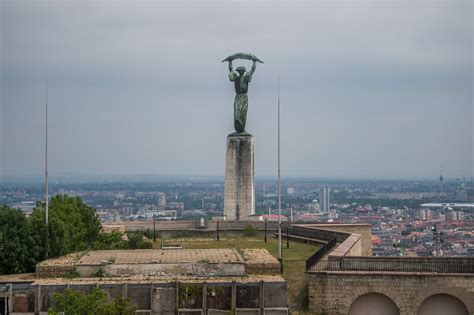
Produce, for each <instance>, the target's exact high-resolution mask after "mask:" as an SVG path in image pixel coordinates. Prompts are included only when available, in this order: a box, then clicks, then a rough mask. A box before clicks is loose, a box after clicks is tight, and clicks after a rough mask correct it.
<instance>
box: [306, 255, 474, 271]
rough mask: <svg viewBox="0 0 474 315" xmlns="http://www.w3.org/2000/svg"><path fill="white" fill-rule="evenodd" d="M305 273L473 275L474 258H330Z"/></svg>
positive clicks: (314, 265)
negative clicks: (358, 272) (363, 272)
mask: <svg viewBox="0 0 474 315" xmlns="http://www.w3.org/2000/svg"><path fill="white" fill-rule="evenodd" d="M306 266H307V269H306V271H310V272H311V271H369V272H377V271H388V272H433V273H474V258H470V257H432V258H426V257H423V258H422V257H391V258H386V257H337V258H334V257H331V258H329V259H325V260H318V261H316V262H315V263H314V264H312V265H310V266H309V267H308V263H307V264H306Z"/></svg>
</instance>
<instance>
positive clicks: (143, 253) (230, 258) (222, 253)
mask: <svg viewBox="0 0 474 315" xmlns="http://www.w3.org/2000/svg"><path fill="white" fill-rule="evenodd" d="M203 262H205V263H238V262H243V259H242V257H241V256H240V255H239V253H238V252H237V251H236V250H235V249H225V248H222V249H221V248H220V249H167V250H163V249H135V250H97V251H91V252H89V253H87V254H85V255H84V256H82V257H81V258H80V260H79V261H78V262H77V263H76V265H100V264H103V263H113V264H149V263H155V264H160V263H161V264H179V263H203Z"/></svg>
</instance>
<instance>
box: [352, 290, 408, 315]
mask: <svg viewBox="0 0 474 315" xmlns="http://www.w3.org/2000/svg"><path fill="white" fill-rule="evenodd" d="M399 314H400V311H399V310H398V307H397V305H396V304H395V302H393V301H392V300H391V299H390V298H389V297H387V296H386V295H383V294H380V293H367V294H364V295H361V296H359V297H358V298H357V299H356V300H355V301H354V302H353V303H352V305H351V308H350V309H349V315H399Z"/></svg>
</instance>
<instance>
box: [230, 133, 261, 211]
mask: <svg viewBox="0 0 474 315" xmlns="http://www.w3.org/2000/svg"><path fill="white" fill-rule="evenodd" d="M253 155H254V141H253V136H252V135H251V134H247V133H242V134H238V133H233V134H230V135H229V136H228V137H227V151H226V162H225V182H224V215H226V217H227V220H249V217H250V216H251V215H254V214H255V188H254V159H253Z"/></svg>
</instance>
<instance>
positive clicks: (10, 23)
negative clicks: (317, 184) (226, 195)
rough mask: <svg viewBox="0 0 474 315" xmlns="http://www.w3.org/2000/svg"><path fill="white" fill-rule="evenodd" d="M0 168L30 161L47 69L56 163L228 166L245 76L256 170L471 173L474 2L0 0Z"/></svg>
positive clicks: (56, 168)
mask: <svg viewBox="0 0 474 315" xmlns="http://www.w3.org/2000/svg"><path fill="white" fill-rule="evenodd" d="M1 35H2V42H1V45H2V51H1V52H2V54H1V75H2V81H1V106H2V108H1V115H2V116H1V123H2V128H1V130H2V134H0V139H1V140H2V142H1V147H0V148H1V150H2V152H1V155H0V157H1V159H2V163H1V164H2V168H3V170H2V172H3V173H4V174H24V173H39V172H41V169H42V163H43V160H42V159H43V148H42V141H43V139H42V130H43V119H44V114H43V107H44V80H45V79H48V81H49V85H50V109H51V111H50V115H51V116H50V118H51V119H50V121H51V127H50V130H51V133H50V135H51V146H50V150H51V171H52V172H78V173H128V174H133V173H176V174H223V168H224V145H225V136H226V134H227V133H230V132H231V131H232V102H233V90H232V86H231V84H230V83H229V82H228V81H226V66H225V65H224V64H221V63H220V60H222V59H223V58H224V57H225V56H227V55H229V54H231V53H234V52H236V51H251V52H254V53H255V54H256V55H257V56H259V57H260V58H262V59H263V60H264V61H265V64H263V65H259V67H258V69H257V72H256V74H255V76H254V80H253V82H252V83H251V87H250V92H249V97H250V109H249V119H248V130H249V131H250V132H252V133H253V134H254V135H255V137H256V143H257V148H256V172H257V174H260V175H269V174H273V173H274V169H275V166H276V158H275V152H276V137H275V132H276V112H275V109H276V82H277V77H278V75H280V76H281V82H282V91H281V92H282V114H283V118H282V120H283V121H282V128H283V135H282V137H283V138H282V145H283V157H282V158H283V170H284V174H287V175H295V176H296V175H307V176H335V177H379V176H380V177H400V176H402V177H427V176H433V177H435V176H436V175H437V174H438V172H439V168H440V166H441V165H442V166H443V169H445V173H446V174H447V175H448V176H449V174H451V175H452V176H463V175H466V176H468V175H470V174H472V173H473V171H472V169H473V166H472V161H473V155H474V152H473V139H472V134H473V130H472V121H473V113H472V112H473V110H472V106H473V102H472V85H473V81H472V73H473V72H472V70H473V69H472V67H473V64H472V3H471V2H470V1H452V2H429V1H418V2H405V1H385V2H375V1H374V2H358V1H344V2H342V1H341V2H299V3H290V2H277V3H276V4H275V3H269V2H257V3H253V2H252V3H251V2H184V1H183V2H132V1H128V2H116V1H114V2H108V1H88V2H63V1H35V2H30V1H2V2H1Z"/></svg>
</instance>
